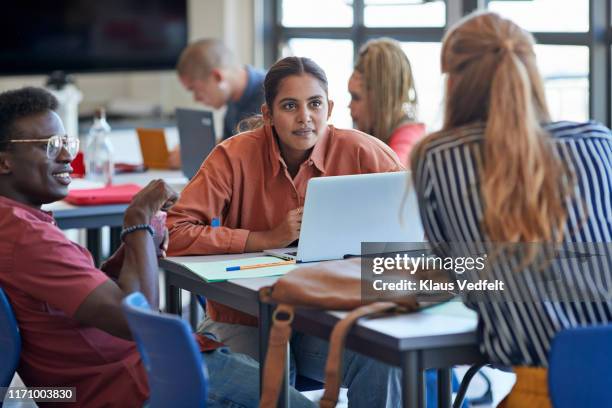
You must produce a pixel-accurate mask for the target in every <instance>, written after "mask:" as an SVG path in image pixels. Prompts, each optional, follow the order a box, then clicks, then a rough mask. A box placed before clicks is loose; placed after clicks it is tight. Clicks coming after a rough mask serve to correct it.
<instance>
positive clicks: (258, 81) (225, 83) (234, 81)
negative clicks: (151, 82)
mask: <svg viewBox="0 0 612 408" xmlns="http://www.w3.org/2000/svg"><path fill="white" fill-rule="evenodd" d="M176 71H177V74H178V77H179V80H180V81H181V84H183V86H184V87H185V89H186V90H188V91H190V92H191V93H193V99H194V100H196V101H197V102H200V103H202V104H204V105H207V106H210V107H212V108H214V109H220V108H222V107H223V106H225V105H227V111H226V112H225V118H224V120H223V139H227V138H229V137H230V136H232V135H234V134H236V133H237V131H236V126H237V125H238V123H239V122H240V121H241V120H242V119H245V118H248V117H250V116H253V115H256V114H260V113H261V105H262V104H263V102H264V95H263V81H264V77H265V75H266V73H265V72H264V71H262V70H259V69H256V68H253V67H252V66H250V65H242V64H240V63H238V62H237V60H236V57H235V56H234V54H233V53H232V52H231V51H230V50H229V49H228V48H227V47H226V46H225V45H224V44H223V43H222V42H221V41H219V40H216V39H201V40H198V41H195V42H193V43H191V44H189V45H188V46H187V48H185V49H184V50H183V52H182V53H181V56H180V57H179V60H178V63H177V64H176ZM177 159H178V160H177ZM170 165H171V167H179V166H180V153H179V150H178V147H177V148H176V149H175V150H173V151H172V153H171V155H170Z"/></svg>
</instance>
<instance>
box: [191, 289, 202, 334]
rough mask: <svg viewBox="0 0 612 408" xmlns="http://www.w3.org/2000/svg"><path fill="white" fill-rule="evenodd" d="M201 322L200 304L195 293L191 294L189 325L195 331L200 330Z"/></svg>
mask: <svg viewBox="0 0 612 408" xmlns="http://www.w3.org/2000/svg"><path fill="white" fill-rule="evenodd" d="M199 322H200V304H199V303H198V301H197V299H196V294H195V293H190V294H189V324H190V325H191V329H192V330H193V331H195V330H196V329H197V328H198V323H199Z"/></svg>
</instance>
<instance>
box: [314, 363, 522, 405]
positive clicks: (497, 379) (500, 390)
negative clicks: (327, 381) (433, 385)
mask: <svg viewBox="0 0 612 408" xmlns="http://www.w3.org/2000/svg"><path fill="white" fill-rule="evenodd" d="M468 368H469V366H460V367H456V368H455V373H456V374H457V377H459V381H461V378H463V375H464V374H465V372H466V371H467V370H468ZM483 371H484V372H485V373H486V375H487V376H488V377H489V380H490V381H491V391H492V393H493V403H492V404H481V405H470V407H474V408H476V407H477V408H493V407H496V406H497V404H499V403H500V401H501V400H502V399H503V398H504V397H505V396H506V395H507V394H508V392H510V389H511V388H512V386H513V385H514V381H515V375H514V374H511V373H505V372H503V371H500V370H495V369H492V368H489V367H484V368H483ZM485 391H486V383H485V382H484V380H482V379H481V378H480V376H476V377H474V379H473V380H472V382H471V383H470V387H469V388H468V393H467V396H468V398H469V397H478V396H481V395H482V394H483V393H484V392H485ZM303 394H304V395H305V396H306V397H308V399H310V400H311V401H318V400H319V399H320V398H321V397H322V396H323V390H316V391H307V392H304V393H303ZM347 407H348V400H347V397H346V388H342V389H341V390H340V398H339V400H338V405H337V408H347Z"/></svg>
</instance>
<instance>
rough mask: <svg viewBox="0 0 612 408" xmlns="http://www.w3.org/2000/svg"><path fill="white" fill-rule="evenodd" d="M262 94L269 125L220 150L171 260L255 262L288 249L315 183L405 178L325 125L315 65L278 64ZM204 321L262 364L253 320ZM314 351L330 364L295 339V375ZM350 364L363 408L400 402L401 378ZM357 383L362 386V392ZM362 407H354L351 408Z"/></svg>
mask: <svg viewBox="0 0 612 408" xmlns="http://www.w3.org/2000/svg"><path fill="white" fill-rule="evenodd" d="M264 93H265V104H264V105H263V106H262V113H263V118H262V119H263V121H260V122H263V123H261V124H260V126H259V127H257V128H256V129H254V130H252V131H248V132H245V133H241V134H239V135H236V136H234V137H232V138H230V139H228V140H225V141H224V142H222V143H221V144H219V145H218V146H217V147H216V148H215V149H214V150H213V151H212V152H211V154H210V155H209V156H208V157H207V158H206V160H205V161H204V163H203V164H202V167H201V168H200V170H199V172H198V173H197V174H196V176H195V177H194V178H193V179H192V181H191V182H190V183H189V184H188V185H187V187H186V188H185V189H184V190H183V193H182V195H181V198H180V199H179V201H178V203H177V204H176V205H175V206H174V208H173V209H172V211H170V212H169V214H168V228H169V230H170V246H169V250H168V253H169V255H172V256H176V255H204V254H207V255H208V254H226V253H242V252H257V251H261V250H263V249H271V248H280V247H285V246H288V245H289V244H291V243H292V242H293V241H295V240H296V239H297V238H298V236H299V230H300V224H301V218H302V214H301V211H302V206H303V204H304V197H305V194H306V185H307V183H308V180H310V179H311V178H313V177H321V176H337V175H346V174H362V173H377V172H389V171H399V170H403V166H402V165H401V163H400V162H399V160H398V158H397V155H396V154H395V153H394V152H393V151H392V150H391V149H390V148H389V147H388V146H386V145H385V144H384V143H382V142H381V141H379V140H378V139H375V138H374V137H372V136H369V135H367V134H365V133H362V132H359V131H356V130H343V129H336V128H335V127H333V126H331V125H329V124H328V119H329V117H330V115H331V112H332V109H333V102H332V101H330V100H329V99H328V95H327V79H326V76H325V73H324V72H323V70H321V68H320V67H318V66H317V65H316V64H315V63H314V62H313V61H312V60H310V59H307V58H297V57H288V58H285V59H283V60H281V61H279V62H277V63H276V64H275V65H274V66H272V67H271V68H270V70H269V71H268V74H267V75H266V78H265V81H264ZM213 219H218V220H220V226H218V227H215V226H213V225H211V224H212V223H213ZM207 313H208V320H207V321H206V322H205V324H204V325H203V327H201V328H200V330H204V331H207V332H212V333H213V334H215V335H216V336H217V337H218V338H219V340H220V341H222V342H224V343H225V344H226V345H229V346H230V347H231V348H232V349H233V350H236V351H239V350H240V351H242V352H245V353H246V354H249V355H251V356H254V357H256V356H257V348H258V345H257V334H256V330H257V329H256V325H257V320H256V319H255V318H253V317H251V316H248V315H245V314H243V313H240V312H238V311H236V310H233V309H230V308H228V307H225V306H223V305H220V304H218V303H214V302H209V304H208V307H207ZM298 343H299V344H298ZM309 348H315V349H316V352H317V353H319V354H323V355H324V354H326V352H327V342H323V341H321V340H317V339H314V338H311V337H308V336H302V337H301V338H299V339H298V340H296V339H294V341H292V349H293V350H298V351H296V353H295V354H296V357H297V360H298V364H297V365H298V370H299V369H300V365H301V366H303V367H310V368H312V367H313V364H311V363H312V362H311V361H309V362H304V364H300V361H299V359H300V355H305V354H307V353H302V351H304V350H308V349H309ZM347 355H350V356H351V357H350V358H354V360H351V361H352V363H351V364H356V366H355V367H357V368H358V369H357V370H351V371H349V372H347V373H346V374H345V385H347V386H351V387H355V388H354V391H353V393H354V394H355V393H356V394H359V392H357V391H356V390H357V389H359V388H360V389H362V390H364V391H363V392H364V395H360V396H359V397H358V398H361V399H362V402H361V403H363V404H366V405H364V406H385V405H386V402H389V401H393V402H394V403H395V402H399V401H400V396H399V379H398V378H397V373H396V371H395V370H391V369H390V368H389V367H387V366H385V365H383V364H380V363H377V362H374V361H372V360H370V359H366V358H364V357H362V356H360V355H356V354H354V353H351V352H347ZM323 361H324V360H323ZM366 366H367V370H377V369H378V370H380V375H381V378H380V380H376V383H375V384H374V388H376V389H377V392H375V393H372V392H371V390H372V385H373V384H372V383H371V381H372V378H375V376H373V375H371V374H370V375H368V376H367V377H368V379H366V378H363V379H362V378H361V377H365V376H360V374H359V373H361V372H362V371H360V370H361V368H363V369H364V370H365V369H366ZM315 368H316V369H314V371H310V372H308V373H305V374H306V375H307V376H308V377H311V378H315V379H322V378H323V366H322V365H320V367H318V366H317V367H315ZM391 375H392V376H393V378H391ZM359 380H363V381H364V383H363V384H361V385H358V384H359ZM389 380H392V381H393V385H396V383H397V391H398V393H397V394H395V391H394V390H395V389H396V387H395V386H392V387H389V390H390V391H387V382H388V381H389ZM366 382H367V383H366ZM379 382H380V383H379ZM365 390H370V392H368V393H366V392H365ZM378 390H379V392H378ZM354 394H353V395H354ZM369 394H372V395H369ZM391 394H393V396H391ZM349 395H351V393H350V392H349ZM358 398H357V397H350V399H351V401H353V403H357V402H356V401H358ZM356 406H359V404H358V405H356Z"/></svg>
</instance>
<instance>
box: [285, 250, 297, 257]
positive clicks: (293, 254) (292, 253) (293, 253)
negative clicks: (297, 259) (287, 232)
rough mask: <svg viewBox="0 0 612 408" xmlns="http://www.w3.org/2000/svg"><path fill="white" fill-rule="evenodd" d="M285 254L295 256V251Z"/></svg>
mask: <svg viewBox="0 0 612 408" xmlns="http://www.w3.org/2000/svg"><path fill="white" fill-rule="evenodd" d="M286 254H287V255H290V256H297V251H295V252H286Z"/></svg>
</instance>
